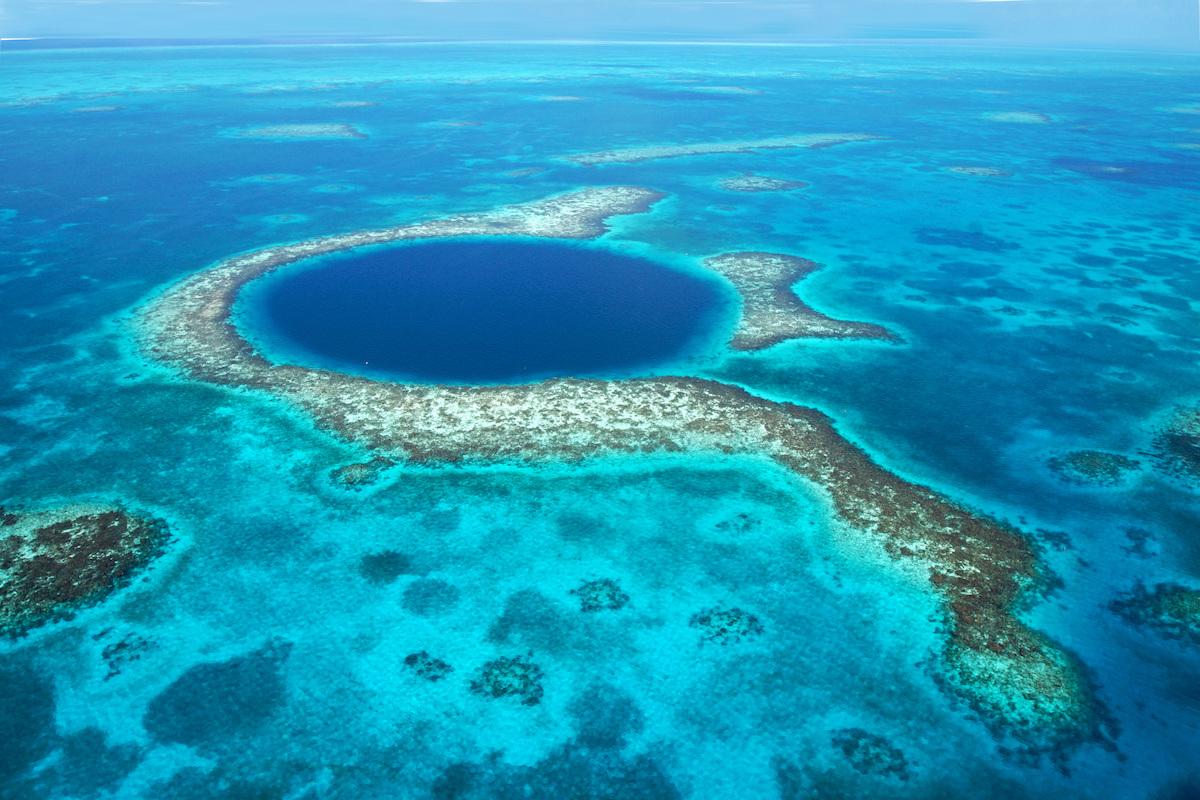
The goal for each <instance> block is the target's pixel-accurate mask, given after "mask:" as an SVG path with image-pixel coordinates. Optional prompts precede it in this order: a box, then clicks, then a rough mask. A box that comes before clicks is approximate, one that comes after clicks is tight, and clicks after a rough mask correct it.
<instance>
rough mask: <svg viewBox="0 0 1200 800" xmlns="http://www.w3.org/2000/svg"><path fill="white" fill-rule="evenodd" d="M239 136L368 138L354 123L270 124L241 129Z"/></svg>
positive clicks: (269, 137)
mask: <svg viewBox="0 0 1200 800" xmlns="http://www.w3.org/2000/svg"><path fill="white" fill-rule="evenodd" d="M238 136H260V137H264V138H268V139H315V138H334V139H366V138H367V135H366V134H365V133H363V132H362V131H360V130H359V129H358V128H355V127H354V126H353V125H342V124H329V125H270V126H268V127H266V128H254V129H253V130H248V131H241V132H240V133H238Z"/></svg>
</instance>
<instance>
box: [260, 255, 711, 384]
mask: <svg viewBox="0 0 1200 800" xmlns="http://www.w3.org/2000/svg"><path fill="white" fill-rule="evenodd" d="M263 283H264V288H263V289H262V290H261V291H260V292H257V293H254V294H251V295H249V296H248V297H247V299H246V300H245V301H244V302H243V309H244V311H243V318H244V319H246V320H248V321H249V325H250V329H249V330H246V331H245V332H246V333H248V334H250V335H251V336H253V335H254V333H255V332H256V331H257V332H259V333H260V334H262V335H265V336H266V337H267V340H268V341H270V342H271V343H272V344H274V345H275V346H276V347H282V348H285V349H286V350H287V351H288V352H289V354H292V353H294V352H295V351H296V350H300V351H303V352H301V353H299V354H298V355H299V357H300V358H301V359H302V358H303V356H304V353H305V352H306V353H308V354H311V356H316V357H317V359H318V360H316V361H312V363H313V364H323V365H328V366H333V367H335V368H340V369H342V370H343V371H366V372H368V373H370V374H373V375H379V374H381V373H385V374H391V375H393V376H396V377H403V378H405V379H408V380H415V381H421V382H448V383H463V384H471V383H474V384H482V383H511V382H523V381H529V380H531V379H542V378H547V377H568V376H574V377H591V376H597V375H611V374H614V373H621V372H628V371H630V370H633V369H636V368H638V367H648V366H651V365H658V364H660V363H661V362H666V361H672V360H678V359H679V358H680V357H681V356H686V355H690V354H692V352H691V351H694V350H696V348H697V345H698V344H700V343H701V342H702V341H704V340H705V339H708V340H711V338H712V336H711V330H710V329H711V328H712V327H713V326H714V324H715V323H716V322H717V321H718V317H719V315H718V309H719V308H720V307H721V303H720V299H721V295H720V290H719V289H718V288H717V286H716V284H715V282H713V281H704V280H699V279H697V278H696V277H693V276H689V275H686V274H684V273H683V272H681V271H678V270H673V269H670V268H669V267H666V266H663V265H661V264H656V263H654V262H652V261H650V260H648V259H645V258H635V257H632V256H628V255H622V254H619V253H612V252H609V251H606V250H601V249H597V248H584V247H578V246H575V247H572V246H569V245H561V244H546V243H538V242H516V241H465V242H464V241H447V242H439V243H432V244H430V243H421V244H412V245H407V246H400V247H395V246H393V247H385V248H376V249H373V250H370V251H368V252H365V253H361V254H354V255H349V256H347V255H342V256H338V257H332V258H326V259H323V260H322V262H321V264H320V266H317V267H314V268H311V269H305V270H302V271H295V272H287V273H285V275H284V276H282V277H276V279H275V280H269V281H263ZM256 322H257V323H258V324H257V326H256V325H255V323H256ZM706 334H708V335H707V336H706Z"/></svg>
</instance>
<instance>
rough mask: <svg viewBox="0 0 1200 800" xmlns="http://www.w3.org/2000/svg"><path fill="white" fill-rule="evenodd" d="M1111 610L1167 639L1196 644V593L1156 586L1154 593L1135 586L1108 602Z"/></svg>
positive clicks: (1199, 594) (1199, 618)
mask: <svg viewBox="0 0 1200 800" xmlns="http://www.w3.org/2000/svg"><path fill="white" fill-rule="evenodd" d="M1108 607H1109V609H1110V610H1111V611H1114V612H1116V613H1117V614H1120V615H1121V616H1122V617H1124V618H1125V619H1127V620H1128V621H1129V622H1132V623H1133V624H1134V625H1140V626H1144V627H1147V628H1152V629H1153V630H1155V631H1156V632H1158V633H1160V634H1162V635H1163V636H1166V637H1168V638H1171V639H1179V640H1182V641H1187V642H1191V643H1192V644H1197V645H1200V590H1197V589H1189V588H1187V587H1186V586H1180V585H1179V584H1176V583H1160V584H1158V585H1157V586H1155V587H1154V591H1152V592H1151V591H1147V590H1146V587H1145V586H1142V585H1140V584H1139V585H1138V586H1137V587H1135V588H1134V590H1133V591H1132V592H1130V593H1129V594H1128V595H1126V596H1125V597H1123V598H1121V599H1119V600H1114V601H1113V602H1111V603H1109V606H1108Z"/></svg>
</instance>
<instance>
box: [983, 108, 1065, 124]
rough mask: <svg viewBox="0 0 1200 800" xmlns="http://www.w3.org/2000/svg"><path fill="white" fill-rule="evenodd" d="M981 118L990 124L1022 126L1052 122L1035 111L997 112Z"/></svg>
mask: <svg viewBox="0 0 1200 800" xmlns="http://www.w3.org/2000/svg"><path fill="white" fill-rule="evenodd" d="M983 118H984V119H988V120H991V121H992V122H1019V123H1024V124H1045V123H1047V122H1053V120H1052V119H1050V117H1048V116H1046V115H1045V114H1039V113H1038V112H1036V111H997V112H996V113H994V114H984V115H983Z"/></svg>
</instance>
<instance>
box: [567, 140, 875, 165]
mask: <svg viewBox="0 0 1200 800" xmlns="http://www.w3.org/2000/svg"><path fill="white" fill-rule="evenodd" d="M882 138H884V137H882V136H875V135H873V134H869V133H811V134H808V135H806V136H782V137H780V138H778V139H754V140H750V141H744V142H706V143H702V144H675V145H665V146H663V147H631V148H629V149H626V150H604V151H601V152H598V153H581V154H579V155H573V156H563V157H562V158H563V160H565V161H573V162H575V163H576V164H584V165H586V166H594V165H596V164H633V163H636V162H638V161H653V160H655V159H658V158H680V157H682V156H703V155H708V154H710V153H752V152H754V151H755V150H776V149H780V148H784V147H833V146H834V145H837V144H845V143H847V142H869V141H872V140H874V139H882Z"/></svg>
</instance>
